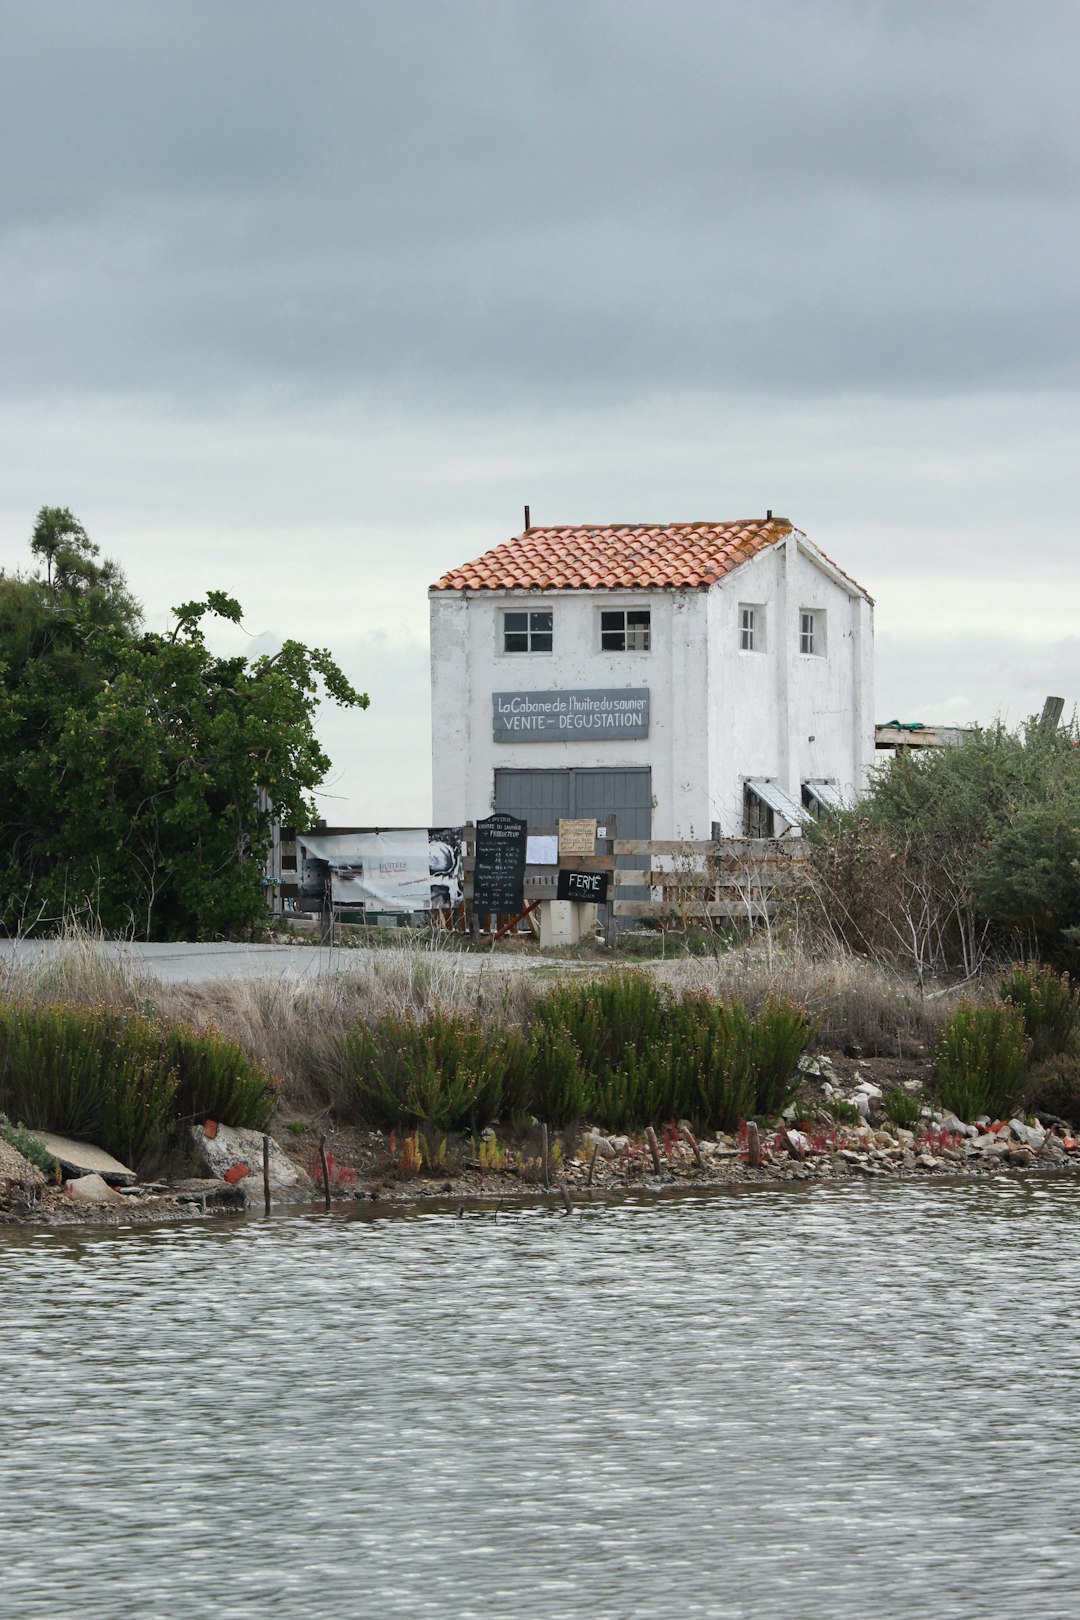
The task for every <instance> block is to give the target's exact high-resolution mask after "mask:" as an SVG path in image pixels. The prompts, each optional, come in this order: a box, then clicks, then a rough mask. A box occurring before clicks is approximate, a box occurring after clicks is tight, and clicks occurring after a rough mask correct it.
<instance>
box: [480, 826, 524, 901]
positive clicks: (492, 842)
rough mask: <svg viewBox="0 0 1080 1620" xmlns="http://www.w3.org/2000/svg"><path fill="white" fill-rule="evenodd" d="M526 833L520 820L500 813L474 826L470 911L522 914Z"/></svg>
mask: <svg viewBox="0 0 1080 1620" xmlns="http://www.w3.org/2000/svg"><path fill="white" fill-rule="evenodd" d="M526 830H527V828H526V823H525V822H524V821H520V820H519V819H518V817H517V816H508V815H506V814H505V813H504V812H502V811H499V812H498V813H497V814H496V815H493V816H487V817H485V819H484V820H483V821H478V822H477V823H476V867H475V870H474V872H473V910H474V911H479V912H503V913H507V914H509V913H510V912H518V911H524V909H525V836H526Z"/></svg>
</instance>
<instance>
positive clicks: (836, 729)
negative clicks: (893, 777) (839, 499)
mask: <svg viewBox="0 0 1080 1620" xmlns="http://www.w3.org/2000/svg"><path fill="white" fill-rule="evenodd" d="M430 602H431V677H432V766H433V787H434V793H433V820H432V825H433V826H437V825H440V824H454V823H457V822H461V821H464V820H468V819H473V818H476V817H479V816H485V815H488V814H489V813H490V812H491V809H492V807H493V798H494V774H495V770H496V769H497V768H512V769H525V770H549V769H559V768H564V767H566V766H575V765H576V766H587V767H595V766H603V767H606V768H610V769H619V768H625V767H633V766H641V765H648V766H650V767H651V770H652V792H653V798H654V811H653V828H652V832H653V837H655V838H680V837H697V838H702V837H708V836H709V831H710V827H711V825H712V823H713V822H715V821H719V822H720V823H721V824H722V826H723V828H724V830H725V831H726V832H731V833H738V832H740V831H741V830H742V816H743V782H744V780H745V779H746V778H747V777H751V776H763V777H768V778H770V779H772V780H774V781H776V782H778V783H779V784H780V785H781V786H782V787H783V788H784V789H785V790H786V791H787V792H788V793H789V794H790V795H791V796H792V797H793V798H794V799H795V800H796V801H798V799H799V796H800V791H801V784H802V782H803V781H805V780H808V779H811V778H822V779H825V780H830V781H834V782H835V783H836V784H837V785H838V786H839V787H840V789H841V791H843V792H844V793H845V794H848V795H854V794H855V793H856V792H857V791H858V790H860V789H861V787H862V786H863V784H864V781H865V774H866V770H867V768H868V766H869V764H870V762H871V761H872V759H873V752H874V733H873V620H872V609H871V607H870V604H869V603H868V602H867V601H866V598H865V597H864V596H863V595H862V594H861V593H859V592H858V591H857V590H856V589H855V587H853V586H851V585H849V584H847V583H846V582H844V581H843V580H842V579H841V578H840V577H839V576H837V575H836V573H835V571H834V570H831V569H829V568H828V566H827V565H826V564H824V562H823V561H822V560H820V559H819V557H818V554H816V553H814V551H813V548H812V547H810V546H809V544H808V543H807V542H806V541H805V537H802V536H794V535H793V536H790V537H789V538H788V539H787V540H786V541H783V542H781V543H780V544H779V545H776V546H773V547H770V548H769V549H768V550H767V551H765V552H762V553H761V554H759V555H758V556H757V557H756V558H754V559H753V560H752V561H751V562H748V563H745V564H744V565H743V566H742V567H741V568H738V569H736V570H735V572H734V573H732V574H729V575H727V576H726V577H725V578H724V579H723V580H722V581H720V582H719V583H718V584H717V585H715V586H713V587H712V588H711V589H709V590H708V591H657V592H631V591H621V590H619V591H611V590H601V591H578V590H571V591H550V592H541V591H524V592H504V591H484V592H464V591H433V592H431V595H430ZM743 603H748V604H752V605H754V606H756V607H758V609H759V610H763V613H764V634H765V647H764V650H763V651H760V652H757V651H756V652H751V653H744V652H741V651H740V647H739V640H740V638H739V607H740V605H741V604H743ZM607 608H622V609H632V608H648V609H649V610H650V613H651V648H650V651H649V652H647V653H637V652H625V653H612V652H602V651H601V649H600V630H599V623H600V612H601V609H607ZM806 608H809V609H813V610H815V612H816V613H817V614H819V615H820V614H821V613H824V614H825V623H826V637H827V639H826V650H825V653H824V654H823V655H821V656H816V655H815V656H807V655H802V654H800V652H799V613H800V610H801V609H806ZM507 609H511V610H513V609H519V610H520V609H534V610H535V609H550V610H551V611H552V613H553V616H554V618H553V648H552V651H551V652H550V653H506V652H504V651H503V646H502V614H503V612H504V611H506V610H507ZM643 686H644V687H648V688H649V692H650V703H651V715H650V733H649V736H648V737H647V738H643V739H633V738H630V739H627V738H620V737H618V736H617V735H613V736H611V737H610V738H608V737H603V736H601V737H594V736H589V737H585V738H581V739H575V740H569V741H555V742H535V743H517V742H513V743H505V742H500V743H496V742H495V741H493V738H492V694H493V693H495V692H506V691H548V690H565V689H567V688H575V687H579V688H623V687H643Z"/></svg>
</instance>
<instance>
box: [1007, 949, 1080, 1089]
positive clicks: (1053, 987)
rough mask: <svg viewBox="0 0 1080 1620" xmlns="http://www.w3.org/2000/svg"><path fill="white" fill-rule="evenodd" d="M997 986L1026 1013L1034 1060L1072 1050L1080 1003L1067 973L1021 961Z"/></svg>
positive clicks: (1026, 1026)
mask: <svg viewBox="0 0 1080 1620" xmlns="http://www.w3.org/2000/svg"><path fill="white" fill-rule="evenodd" d="M998 990H999V993H1000V995H1001V998H1002V1000H1003V1001H1009V1002H1011V1003H1012V1005H1013V1006H1014V1007H1019V1009H1020V1011H1021V1013H1022V1014H1023V1018H1024V1030H1025V1033H1026V1035H1027V1038H1028V1040H1029V1041H1030V1043H1031V1062H1032V1063H1033V1064H1034V1063H1043V1062H1045V1060H1046V1059H1047V1058H1051V1057H1057V1056H1058V1054H1059V1053H1061V1052H1069V1051H1072V1049H1073V1047H1074V1046H1075V1044H1076V1032H1077V1015H1078V1007H1077V1001H1076V996H1075V994H1074V993H1073V988H1072V985H1071V983H1070V982H1069V975H1068V974H1067V973H1055V972H1054V970H1053V969H1052V968H1050V967H1046V966H1044V965H1040V964H1037V963H1031V964H1026V965H1021V966H1018V967H1015V968H1013V970H1012V972H1011V973H1010V974H1008V975H1007V977H1005V978H1004V979H1002V981H1001V983H1000V985H999V986H998Z"/></svg>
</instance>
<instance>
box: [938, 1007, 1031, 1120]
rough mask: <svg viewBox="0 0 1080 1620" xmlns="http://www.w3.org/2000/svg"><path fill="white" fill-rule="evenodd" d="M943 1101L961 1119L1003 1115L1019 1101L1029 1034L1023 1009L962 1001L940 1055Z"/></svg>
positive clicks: (939, 1070)
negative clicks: (979, 1005)
mask: <svg viewBox="0 0 1080 1620" xmlns="http://www.w3.org/2000/svg"><path fill="white" fill-rule="evenodd" d="M935 1061H936V1063H937V1069H938V1074H939V1076H940V1080H941V1100H942V1102H943V1103H944V1105H945V1107H946V1108H950V1109H951V1110H952V1111H953V1113H954V1114H956V1115H958V1117H959V1118H960V1119H968V1120H970V1119H976V1118H978V1116H979V1115H980V1114H990V1115H991V1116H994V1117H999V1116H1001V1115H1002V1114H1005V1113H1007V1112H1008V1111H1009V1109H1011V1108H1012V1107H1013V1105H1014V1103H1015V1102H1016V1101H1017V1099H1018V1097H1019V1095H1020V1092H1021V1089H1022V1086H1023V1079H1024V1074H1025V1071H1026V1068H1027V1038H1026V1036H1025V1034H1024V1018H1023V1014H1022V1013H1021V1011H1020V1009H1019V1008H1018V1007H1014V1006H1012V1005H1010V1003H1008V1002H993V1003H991V1004H990V1005H989V1006H985V1007H977V1006H974V1005H973V1004H972V1003H971V1002H969V1001H962V1002H961V1003H960V1005H959V1007H957V1009H956V1012H955V1013H954V1014H953V1016H952V1018H951V1019H950V1021H949V1023H948V1024H947V1025H946V1027H945V1032H944V1034H943V1035H942V1037H941V1041H940V1043H939V1045H938V1049H937V1052H936V1053H935Z"/></svg>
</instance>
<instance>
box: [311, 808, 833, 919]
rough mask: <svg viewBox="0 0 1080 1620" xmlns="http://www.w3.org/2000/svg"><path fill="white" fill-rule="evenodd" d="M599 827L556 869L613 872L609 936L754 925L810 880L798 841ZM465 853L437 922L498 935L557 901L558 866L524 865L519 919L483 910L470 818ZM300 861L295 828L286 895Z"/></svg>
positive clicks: (550, 832)
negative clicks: (458, 884)
mask: <svg viewBox="0 0 1080 1620" xmlns="http://www.w3.org/2000/svg"><path fill="white" fill-rule="evenodd" d="M601 829H602V831H603V833H604V836H603V837H600V836H599V835H598V837H597V845H596V853H595V854H593V855H564V856H562V857H561V859H560V860H559V867H561V868H562V870H564V871H566V870H571V871H578V872H606V873H608V903H607V905H606V906H605V907H603V908H602V920H603V923H604V926H605V930H606V932H607V935H608V938H609V939H614V936H615V934H616V932H617V931H619V930H620V929H621V928H624V927H626V926H628V925H629V926H633V925H634V924H635V923H639V922H652V923H654V924H655V925H656V926H658V927H667V928H682V927H686V926H687V925H691V924H705V925H706V926H708V925H709V924H711V923H713V922H721V921H735V920H740V919H741V920H742V921H744V922H747V923H749V924H751V925H753V924H755V923H757V922H759V921H764V920H765V919H766V918H768V917H770V916H772V915H773V914H774V913H775V911H776V909H777V906H778V905H779V904H781V903H783V901H785V900H786V899H788V898H790V897H791V896H792V894H794V893H797V892H798V890H799V888H800V887H801V885H802V883H803V882H804V881H805V878H804V874H803V872H802V866H803V860H804V848H803V845H802V840H801V839H797V838H794V839H779V838H724V837H714V838H711V839H700V840H695V839H656V838H640V839H639V838H620V837H619V836H618V825H617V821H616V818H615V817H614V816H609V817H608V819H607V822H606V823H601ZM332 830H333V831H334V832H337V831H339V830H345V829H332ZM348 830H349V831H373V830H374V829H368V828H363V829H357V828H350V829H348ZM329 831H330V829H328V832H329ZM529 835H530V837H536V836H539V837H551V838H557V837H558V827H557V826H552V827H538V826H530V828H529ZM461 851H462V866H463V872H464V884H463V888H464V903H463V904H462V905H460V906H455V907H453V908H451V909H446V910H443V911H440V912H436V913H433V920H437V921H438V923H439V924H440V925H441V926H442V927H444V928H447V929H450V930H453V931H455V932H460V933H471V934H473V935H474V936H478V935H481V934H484V935H487V936H489V937H494V938H496V939H498V938H501V937H502V936H503V935H506V934H510V933H514V932H518V931H521V930H522V929H524V928H528V929H530V930H531V931H532V932H533V933H534V934H536V933H538V932H539V908H540V904H541V902H542V901H544V900H554V899H555V897H556V888H557V883H558V868H557V867H554V866H547V865H544V866H541V865H538V864H536V863H530V864H527V865H526V868H525V883H524V897H525V905H524V908H523V910H522V911H521V912H520V913H518V914H517V915H516V916H510V915H505V916H503V915H500V916H494V915H485V916H480V915H478V914H477V913H476V912H475V909H474V907H473V873H474V871H475V869H476V827H475V824H474V823H472V822H468V823H467V824H466V825H465V826H464V827H463V828H462V830H461ZM297 858H298V851H297V848H296V843H295V835H294V834H292V833H291V830H290V831H287V832H286V833H285V835H284V837H283V840H282V844H281V856H280V860H281V869H282V878H283V881H282V883H281V893H282V895H283V896H284V897H285V898H286V899H290V898H293V897H296V896H297V895H298V888H297V883H296V879H297V876H298V873H297V871H296V866H297Z"/></svg>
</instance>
